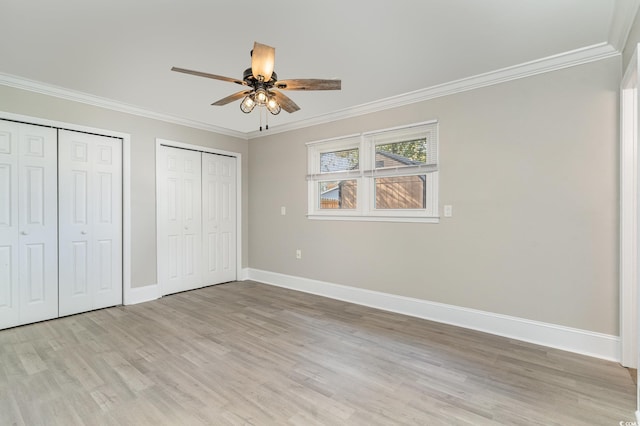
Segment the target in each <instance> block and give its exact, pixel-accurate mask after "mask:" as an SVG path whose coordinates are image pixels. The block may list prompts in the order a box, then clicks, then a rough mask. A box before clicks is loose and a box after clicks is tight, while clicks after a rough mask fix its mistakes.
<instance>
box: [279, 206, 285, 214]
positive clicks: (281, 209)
mask: <svg viewBox="0 0 640 426" xmlns="http://www.w3.org/2000/svg"><path fill="white" fill-rule="evenodd" d="M280 214H281V215H282V216H284V215H286V214H287V208H286V207H285V206H282V207H280Z"/></svg>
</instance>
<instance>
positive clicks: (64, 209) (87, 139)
mask: <svg viewBox="0 0 640 426" xmlns="http://www.w3.org/2000/svg"><path fill="white" fill-rule="evenodd" d="M58 143H59V180H60V194H59V209H60V221H59V229H60V230H59V232H60V235H59V239H60V315H61V316H62V315H71V314H74V313H78V312H86V311H90V310H92V309H99V308H104V307H107V306H114V305H118V304H120V303H122V141H121V140H120V139H116V138H110V137H106V136H97V135H89V134H85V133H79V132H72V131H67V130H60V135H59V142H58Z"/></svg>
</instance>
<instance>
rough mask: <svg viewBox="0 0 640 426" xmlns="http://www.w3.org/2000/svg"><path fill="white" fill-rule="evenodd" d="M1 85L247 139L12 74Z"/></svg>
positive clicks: (2, 76)
mask: <svg viewBox="0 0 640 426" xmlns="http://www.w3.org/2000/svg"><path fill="white" fill-rule="evenodd" d="M0 85H3V86H9V87H13V88H16V89H22V90H27V91H30V92H35V93H40V94H42V95H48V96H53V97H56V98H61V99H66V100H69V101H74V102H80V103H83V104H87V105H92V106H96V107H100V108H106V109H109V110H112V111H118V112H124V113H127V114H132V115H137V116H140V117H144V118H150V119H153V120H159V121H164V122H166V123H172V124H178V125H181V126H186V127H191V128H193V129H200V130H206V131H209V132H214V133H219V134H222V135H227V136H233V137H236V138H240V139H244V140H246V139H247V134H246V133H244V132H238V131H235V130H231V129H227V128H224V127H219V126H214V125H212V124H207V123H203V122H200V121H195V120H188V119H186V118H181V117H177V116H173V115H169V114H162V113H158V112H155V111H150V110H147V109H144V108H139V107H136V106H133V105H129V104H126V103H123V102H118V101H114V100H111V99H107V98H102V97H99V96H94V95H90V94H88V93H83V92H79V91H75V90H71V89H66V88H64V87H59V86H54V85H50V84H46V83H42V82H39V81H34V80H28V79H25V78H22V77H17V76H14V75H10V74H3V73H0Z"/></svg>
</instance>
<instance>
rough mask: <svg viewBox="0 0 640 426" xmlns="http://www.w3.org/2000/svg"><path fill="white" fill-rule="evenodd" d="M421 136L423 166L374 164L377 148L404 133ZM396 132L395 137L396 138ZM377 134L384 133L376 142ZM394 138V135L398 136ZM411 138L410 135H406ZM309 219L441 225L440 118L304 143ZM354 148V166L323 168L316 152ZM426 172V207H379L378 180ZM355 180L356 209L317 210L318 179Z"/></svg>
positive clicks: (318, 205)
mask: <svg viewBox="0 0 640 426" xmlns="http://www.w3.org/2000/svg"><path fill="white" fill-rule="evenodd" d="M412 133H415V134H419V135H425V136H421V137H426V138H427V141H426V143H427V152H428V158H429V155H431V162H429V161H427V163H429V164H424V165H422V164H421V165H407V166H391V167H381V168H380V167H376V146H378V145H383V144H389V143H397V142H404V141H407V139H403V138H406V136H403V135H406V134H412ZM394 135H396V136H394ZM376 136H384V138H385V139H384V140H383V141H382V142H380V141H379V142H378V143H376V138H375V137H376ZM396 138H397V139H396ZM409 140H411V139H409ZM306 146H307V171H308V175H307V184H308V189H307V194H308V208H307V218H309V219H319V220H354V221H384V222H424V223H439V221H440V217H439V207H438V187H439V165H438V146H439V140H438V121H437V120H431V121H425V122H420V123H414V124H410V125H406V126H398V127H393V128H387V129H381V130H375V131H369V132H362V133H356V134H351V135H346V136H340V137H337V138H331V139H323V140H318V141H312V142H307V143H306ZM354 148H358V149H359V152H358V169H357V170H348V171H339V172H324V173H323V172H321V170H320V156H321V154H323V153H327V152H335V151H343V150H348V149H354ZM422 175H424V176H425V190H426V195H425V197H426V198H425V200H424V201H425V205H426V207H425V208H418V209H408V208H407V209H377V208H375V202H376V198H375V197H376V178H381V177H400V176H422ZM339 180H355V181H356V208H355V209H321V208H320V189H319V188H320V183H321V182H327V181H339Z"/></svg>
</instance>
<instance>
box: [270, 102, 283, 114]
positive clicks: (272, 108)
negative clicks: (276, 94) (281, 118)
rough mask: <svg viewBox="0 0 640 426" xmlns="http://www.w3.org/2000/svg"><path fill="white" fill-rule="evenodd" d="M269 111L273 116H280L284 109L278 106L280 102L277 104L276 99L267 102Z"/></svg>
mask: <svg viewBox="0 0 640 426" xmlns="http://www.w3.org/2000/svg"><path fill="white" fill-rule="evenodd" d="M267 110H269V112H270V113H271V114H273V115H278V114H280V111H282V108H281V107H280V104H278V102H276V101H275V100H274V99H270V100H269V102H267Z"/></svg>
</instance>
